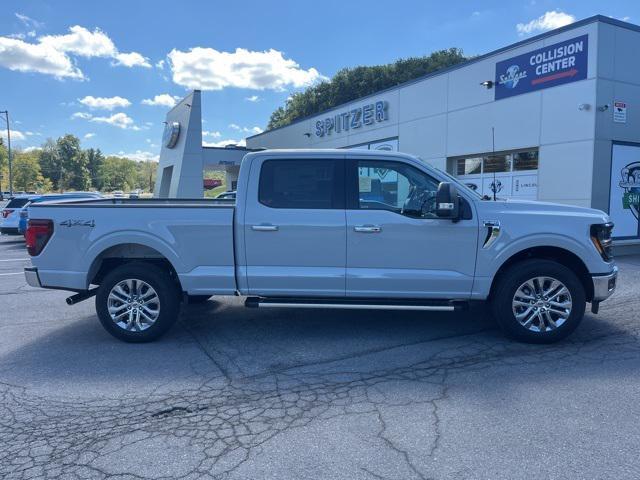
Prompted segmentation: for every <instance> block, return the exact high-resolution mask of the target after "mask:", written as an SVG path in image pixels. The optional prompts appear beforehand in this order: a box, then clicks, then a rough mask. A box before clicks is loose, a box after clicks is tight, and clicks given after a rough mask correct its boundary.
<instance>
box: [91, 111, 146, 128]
mask: <svg viewBox="0 0 640 480" xmlns="http://www.w3.org/2000/svg"><path fill="white" fill-rule="evenodd" d="M89 121H90V122H97V123H107V124H109V125H113V126H114V127H118V128H122V129H124V130H126V129H133V130H135V129H136V128H137V127H135V126H134V124H133V118H131V117H130V116H129V115H127V114H126V113H122V112H119V113H114V114H113V115H111V116H109V117H92V118H91V119H90V120H89Z"/></svg>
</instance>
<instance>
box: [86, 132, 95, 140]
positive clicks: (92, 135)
mask: <svg viewBox="0 0 640 480" xmlns="http://www.w3.org/2000/svg"><path fill="white" fill-rule="evenodd" d="M95 136H96V134H95V133H93V132H89V133H85V135H84V138H86V139H89V138H93V137H95Z"/></svg>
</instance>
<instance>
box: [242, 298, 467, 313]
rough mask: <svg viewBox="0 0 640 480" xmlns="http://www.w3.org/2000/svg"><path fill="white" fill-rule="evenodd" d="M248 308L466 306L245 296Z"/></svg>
mask: <svg viewBox="0 0 640 480" xmlns="http://www.w3.org/2000/svg"><path fill="white" fill-rule="evenodd" d="M245 306H246V307H248V308H339V309H348V310H421V311H428V312H453V311H455V310H463V309H465V308H467V306H468V304H467V302H465V301H463V300H451V301H450V300H406V299H397V300H380V299H366V298H363V299H353V298H349V299H346V298H262V297H247V299H246V301H245Z"/></svg>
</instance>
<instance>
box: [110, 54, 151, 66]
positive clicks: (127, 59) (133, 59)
mask: <svg viewBox="0 0 640 480" xmlns="http://www.w3.org/2000/svg"><path fill="white" fill-rule="evenodd" d="M115 59H116V62H114V65H122V66H124V67H129V68H131V67H144V68H151V64H150V63H149V59H148V58H147V57H143V56H142V55H140V54H139V53H138V52H130V53H117V54H116V56H115Z"/></svg>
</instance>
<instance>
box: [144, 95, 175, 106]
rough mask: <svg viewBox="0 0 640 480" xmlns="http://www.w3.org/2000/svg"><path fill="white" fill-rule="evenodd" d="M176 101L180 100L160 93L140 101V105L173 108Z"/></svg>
mask: <svg viewBox="0 0 640 480" xmlns="http://www.w3.org/2000/svg"><path fill="white" fill-rule="evenodd" d="M178 100H180V97H177V96H174V95H169V94H168V93H162V94H160V95H156V96H155V97H153V98H145V99H144V100H142V104H143V105H152V106H161V107H168V108H173V107H175V105H176V103H177V101H178Z"/></svg>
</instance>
